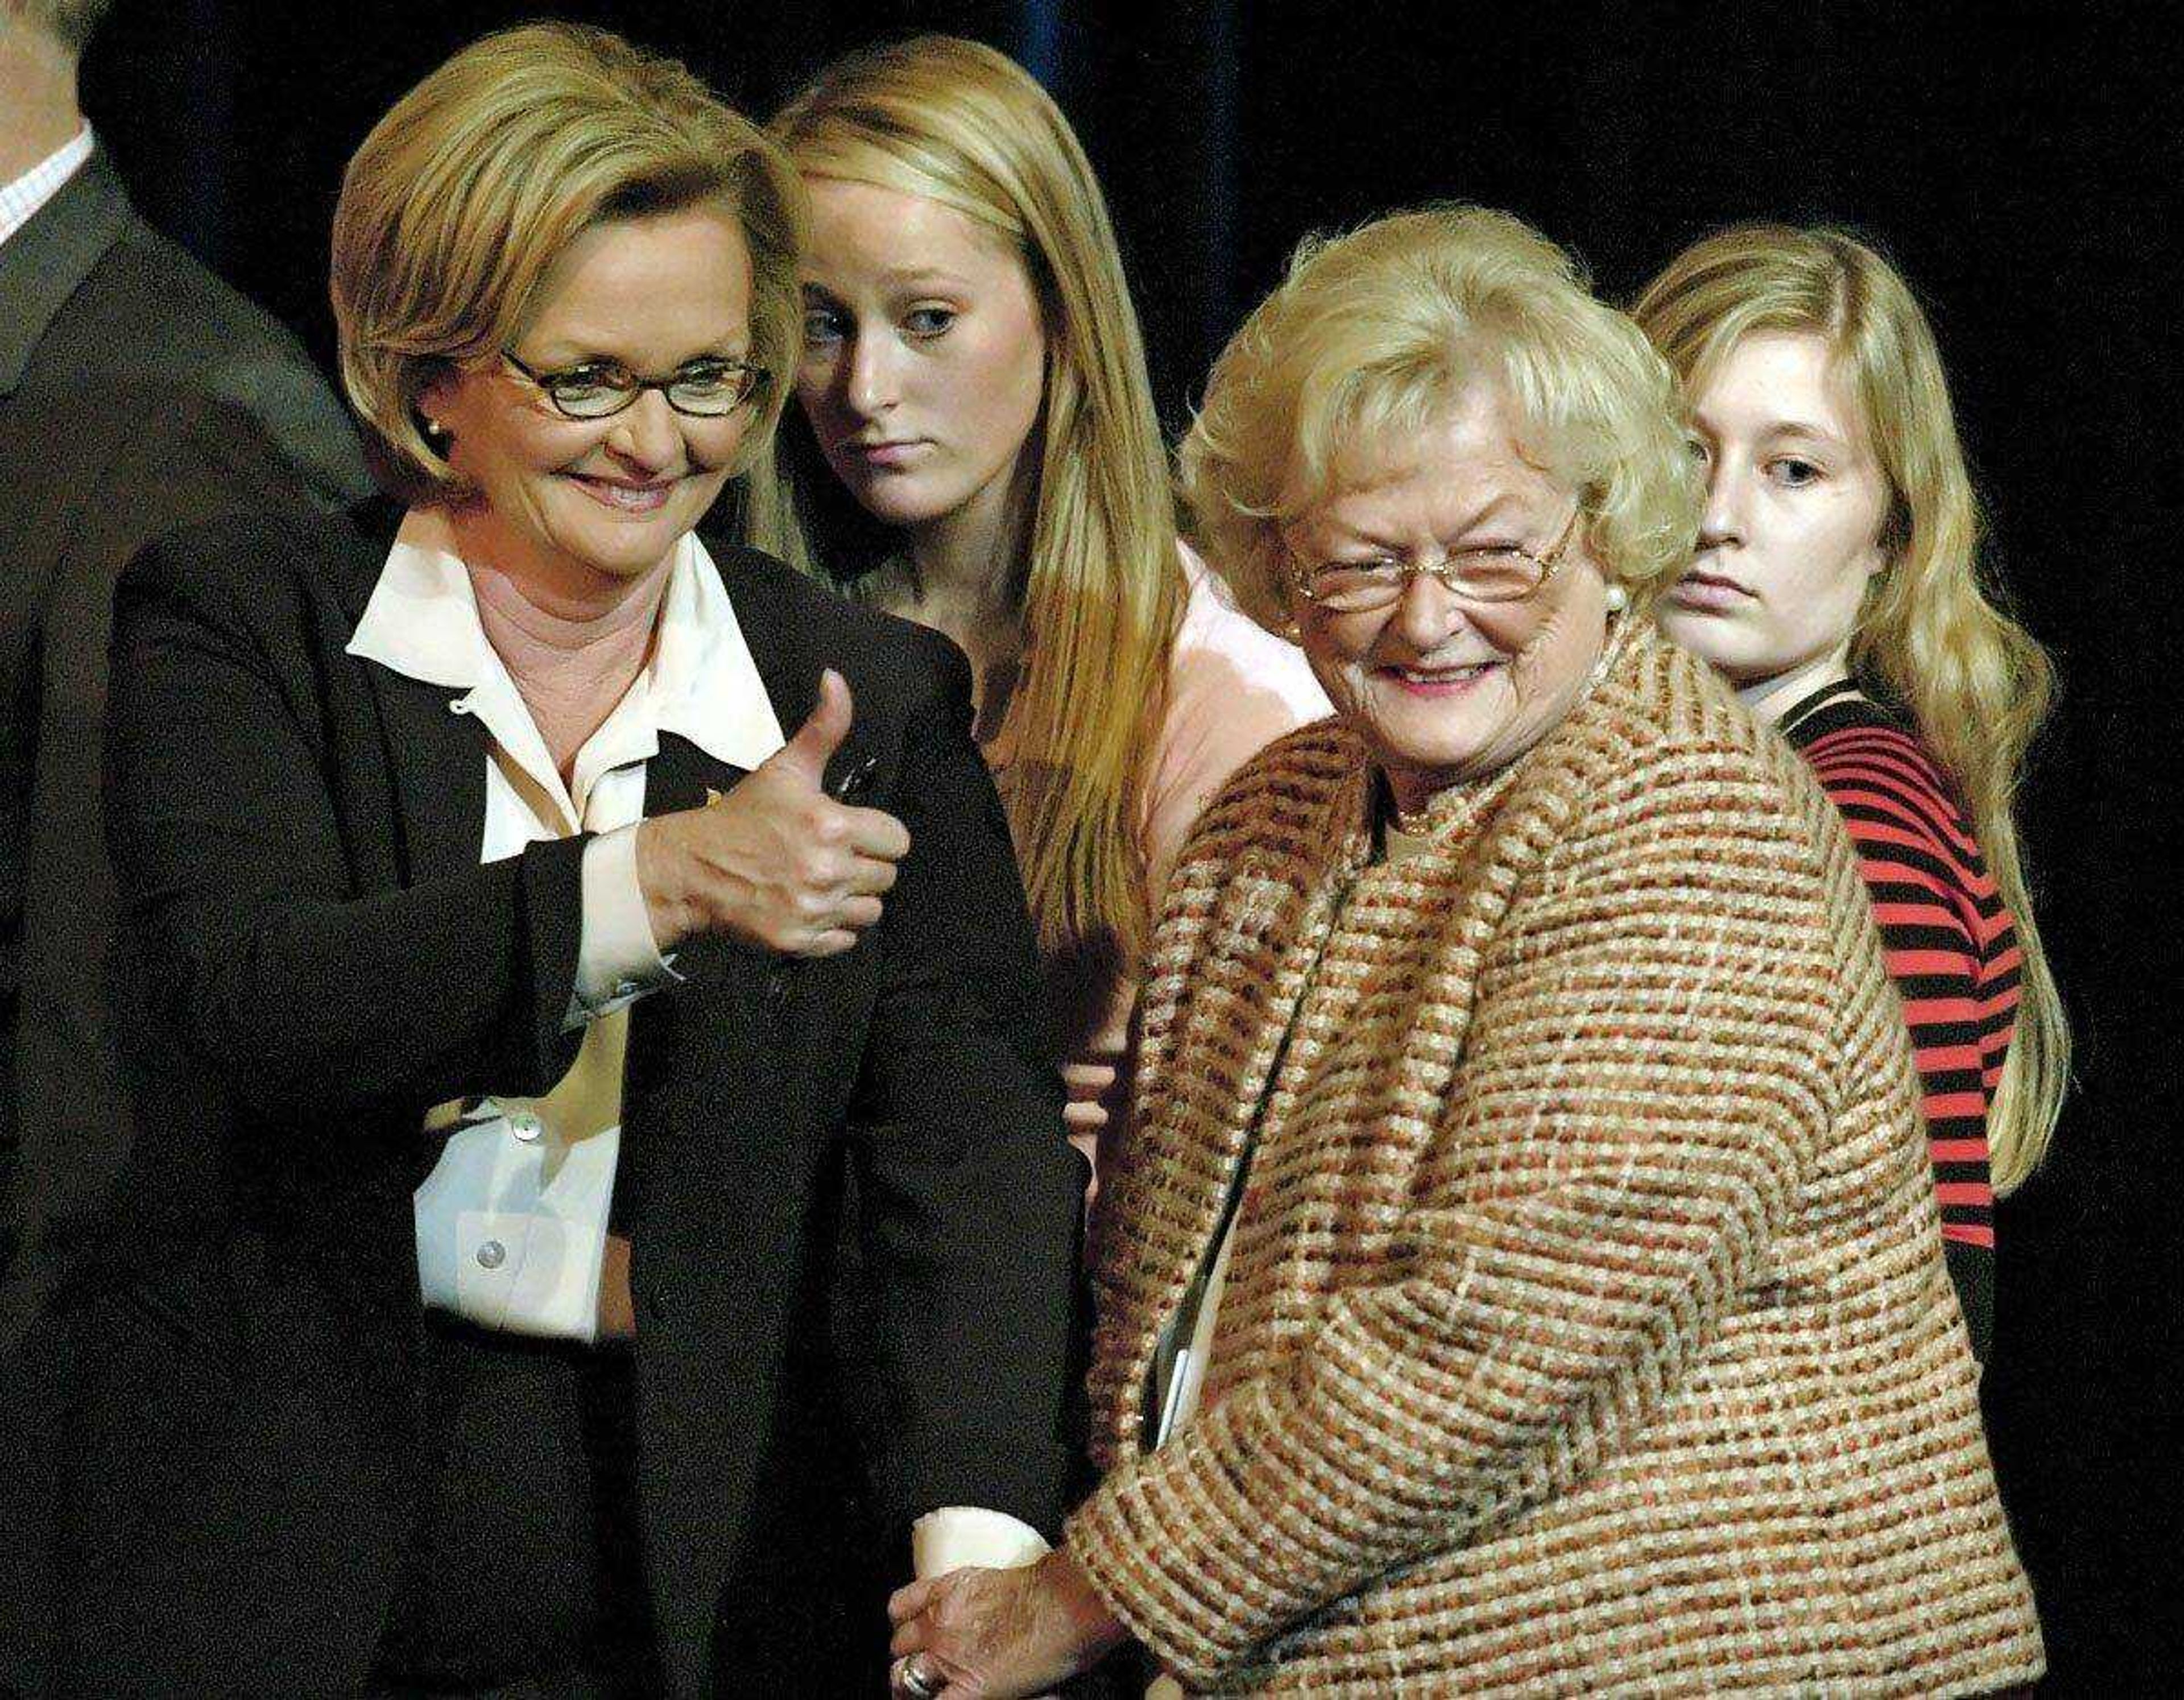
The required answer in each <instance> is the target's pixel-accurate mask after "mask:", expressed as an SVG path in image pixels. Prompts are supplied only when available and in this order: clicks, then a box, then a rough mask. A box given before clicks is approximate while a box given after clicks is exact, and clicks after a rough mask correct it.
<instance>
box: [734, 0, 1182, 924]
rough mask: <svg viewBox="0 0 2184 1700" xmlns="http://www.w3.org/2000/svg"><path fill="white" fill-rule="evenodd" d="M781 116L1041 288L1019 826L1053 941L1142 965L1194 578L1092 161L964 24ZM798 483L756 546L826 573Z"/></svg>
mask: <svg viewBox="0 0 2184 1700" xmlns="http://www.w3.org/2000/svg"><path fill="white" fill-rule="evenodd" d="M773 130H774V133H775V134H776V135H777V137H779V138H780V139H781V142H782V143H783V146H784V147H785V148H787V150H788V155H789V157H790V159H793V160H794V162H795V164H796V166H797V168H798V169H799V170H800V171H802V172H803V173H804V174H805V176H807V177H818V178H835V179H839V180H842V181H848V182H855V183H870V184H875V185H877V186H878V187H883V188H888V189H894V190H897V191H900V192H903V193H905V194H911V195H918V196H922V197H924V198H928V199H930V200H934V201H938V202H939V203H941V204H943V205H944V206H947V207H950V208H953V209H955V210H956V211H957V212H959V213H961V214H962V215H964V216H965V217H966V218H968V219H970V220H973V221H974V222H975V223H977V224H978V226H981V227H982V228H983V229H985V230H987V231H991V232H993V233H994V234H995V236H997V237H999V238H1000V239H1001V240H1002V241H1003V242H1006V244H1007V245H1008V246H1009V247H1010V248H1011V249H1013V251H1014V252H1015V253H1016V254H1017V255H1018V256H1019V258H1020V259H1022V263H1023V266H1024V270H1025V272H1026V274H1027V275H1028V276H1029V278H1030V279H1031V281H1032V283H1033V286H1034V290H1035V291H1036V293H1037V295H1038V298H1039V307H1040V314H1041V319H1042V322H1043V324H1044V326H1045V335H1046V343H1047V354H1046V373H1045V394H1044V397H1043V399H1042V400H1041V403H1040V410H1039V421H1038V424H1037V425H1036V426H1034V432H1035V440H1036V441H1037V442H1038V443H1039V483H1038V488H1037V494H1036V499H1035V502H1034V509H1033V516H1032V520H1031V523H1030V534H1029V536H1028V537H1026V538H1023V539H1022V544H1021V551H1022V553H1021V559H1022V569H1021V577H1020V580H1019V581H1018V582H1019V584H1020V589H1019V592H1018V595H1019V608H1020V614H1021V618H1022V623H1023V629H1024V633H1025V638H1026V645H1025V648H1026V655H1025V661H1024V671H1023V677H1022V681H1021V683H1019V684H1018V686H1017V691H1016V694H1015V695H1014V697H1013V698H1012V699H1011V702H1010V706H1009V717H1010V722H1011V732H1012V735H1013V738H1014V750H1015V754H1014V757H1013V761H1012V763H1011V785H1010V787H1009V790H1010V797H1009V807H1010V815H1011V826H1012V828H1013V829H1014V832H1015V834H1016V839H1017V852H1018V858H1019V860H1020V861H1021V863H1022V869H1023V878H1024V888H1025V893H1026V895H1027V896H1028V898H1029V900H1030V905H1031V912H1032V916H1033V917H1034V920H1035V921H1036V922H1037V923H1038V927H1039V939H1040V943H1041V945H1043V946H1044V947H1045V949H1047V950H1050V951H1055V952H1059V951H1065V950H1074V949H1077V948H1079V947H1083V946H1086V945H1090V946H1094V947H1095V948H1100V949H1106V950H1113V951H1115V952H1116V953H1117V955H1118V956H1119V957H1120V959H1121V960H1122V961H1123V962H1125V963H1128V962H1133V961H1135V960H1136V957H1137V955H1138V952H1139V950H1140V949H1141V948H1142V946H1143V944H1144V940H1145V931H1146V928H1147V926H1148V922H1149V917H1148V915H1147V912H1146V911H1147V906H1148V901H1149V896H1148V893H1147V890H1146V882H1147V878H1148V872H1147V867H1146V863H1145V852H1144V849H1143V845H1142V844H1141V841H1140V838H1139V810H1140V804H1141V799H1142V796H1143V793H1144V789H1145V781H1146V778H1147V772H1146V769H1147V765H1148V762H1149V761H1150V752H1151V750H1152V748H1153V745H1154V741H1155V736H1156V733H1157V731H1158V728H1159V726H1160V722H1161V718H1162V714H1163V712H1164V711H1165V708H1166V704H1167V670H1168V663H1169V660H1170V656H1171V655H1172V652H1173V648H1174V642H1175V633H1176V629H1177V627H1178V626H1179V625H1180V624H1181V621H1182V616H1183V596H1184V588H1183V582H1182V577H1181V573H1180V570H1179V567H1178V560H1177V555H1176V527H1175V510H1174V504H1173V496H1172V494H1171V493H1170V487H1169V482H1168V471H1167V453H1166V449H1165V448H1164V446H1163V444H1162V439H1161V431H1160V421H1159V420H1158V418H1157V417H1156V415H1155V413H1154V410H1153V403H1152V387H1151V382H1150V381H1149V380H1148V379H1147V377H1146V375H1145V343H1144V340H1143V338H1142V337H1141V336H1140V335H1139V329H1138V317H1137V313H1136V311H1135V309H1134V308H1133V307H1132V306H1131V304H1130V296H1129V290H1128V286H1127V285H1126V284H1125V282H1124V281H1123V263H1122V257H1121V254H1120V253H1119V252H1118V251H1117V247H1116V242H1115V235H1114V231H1113V228H1112V226H1111V225H1110V224H1109V222H1108V217H1107V208H1106V202H1105V201H1104V200H1103V199H1102V198H1101V196H1100V187H1099V184H1098V183H1097V181H1095V179H1094V177H1093V175H1092V167H1091V165H1090V164H1089V161H1087V159H1085V157H1084V149H1083V148H1080V147H1079V146H1078V142H1077V137H1075V135H1074V134H1073V133H1072V131H1071V130H1070V128H1069V124H1068V121H1067V120H1066V119H1064V118H1063V117H1062V115H1061V111H1060V110H1059V109H1057V108H1056V106H1055V104H1054V103H1053V102H1052V101H1051V100H1050V99H1049V98H1047V96H1046V94H1045V92H1044V91H1043V90H1042V89H1041V88H1040V87H1039V85H1038V84H1037V83H1036V82H1034V81H1032V79H1031V77H1030V76H1029V75H1027V74H1026V73H1025V72H1024V71H1023V70H1022V68H1020V67H1019V66H1017V64H1015V63H1013V62H1012V61H1011V60H1010V59H1006V58H1005V57H1004V56H1003V55H1001V54H1000V53H995V51H994V50H993V49H992V48H990V47H983V46H980V45H979V44H978V43H977V42H966V41H958V40H956V39H954V38H953V37H950V36H919V37H917V38H916V39H913V40H911V41H906V42H900V43H899V44H895V45H892V46H887V47H877V48H873V49H871V50H869V51H866V52H863V53H855V54H852V55H850V56H849V57H848V58H846V59H840V60H838V61H837V62H836V63H835V64H833V65H830V66H829V67H827V69H826V70H823V71H822V72H821V73H820V74H819V75H818V77H817V78H816V80H815V81H813V82H812V83H811V85H810V86H808V87H806V88H805V89H804V90H803V91H802V92H800V93H799V94H798V95H797V96H796V97H795V98H794V99H792V100H791V101H790V102H789V103H788V105H787V106H786V107H785V108H783V110H782V111H781V113H780V114H778V115H777V117H776V118H775V120H774V121H773ZM798 476H799V475H798V474H797V473H796V472H794V471H790V472H788V474H787V475H785V477H782V478H780V479H777V481H776V482H773V483H772V484H770V485H769V484H766V483H763V482H761V481H759V480H754V483H753V506H752V512H751V531H752V541H753V542H754V543H757V544H758V546H759V547H760V548H761V549H771V550H772V552H773V553H775V554H777V555H782V556H783V558H784V559H788V560H794V561H796V562H797V563H798V564H799V565H803V566H807V569H809V565H810V561H811V556H810V554H809V551H808V549H806V546H805V538H804V536H803V532H802V527H801V526H800V525H799V523H798V518H797V516H798V507H799V503H800V502H802V503H808V502H809V501H810V500H811V497H812V494H813V493H812V492H811V491H808V490H798V489H796V488H794V482H795V480H796V478H797V477H798ZM805 476H807V477H808V476H811V475H805ZM851 588H855V582H854V581H852V582H851Z"/></svg>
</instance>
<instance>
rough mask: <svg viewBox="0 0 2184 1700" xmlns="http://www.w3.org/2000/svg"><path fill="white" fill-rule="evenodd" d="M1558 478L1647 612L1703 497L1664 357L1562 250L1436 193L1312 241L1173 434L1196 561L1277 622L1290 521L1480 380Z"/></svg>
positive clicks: (1284, 616) (1400, 453) (1365, 472)
mask: <svg viewBox="0 0 2184 1700" xmlns="http://www.w3.org/2000/svg"><path fill="white" fill-rule="evenodd" d="M1479 382H1487V383H1491V384H1494V385H1496V386H1498V387H1500V389H1501V391H1502V393H1503V394H1504V395H1505V396H1506V397H1507V399H1508V401H1509V404H1510V406H1511V410H1512V411H1513V414H1514V415H1515V420H1516V427H1517V431H1518V447H1519V449H1521V451H1522V452H1523V454H1524V456H1525V457H1526V459H1528V460H1531V461H1532V462H1533V463H1535V465H1540V466H1541V467H1542V468H1543V469H1545V470H1546V471H1547V472H1548V474H1549V475H1550V476H1551V477H1554V478H1556V479H1557V480H1558V481H1559V482H1562V483H1563V484H1564V485H1566V486H1567V487H1568V488H1569V489H1570V490H1571V491H1572V492H1573V493H1574V494H1575V496H1576V497H1577V499H1578V501H1579V504H1580V507H1581V509H1582V510H1583V512H1584V513H1585V538H1586V541H1587V544H1588V546H1589V549H1590V552H1591V555H1592V557H1593V559H1594V560H1596V561H1598V562H1599V564H1600V566H1601V567H1602V570H1603V571H1605V572H1606V573H1607V575H1608V577H1610V578H1612V579H1613V580H1614V581H1616V582H1619V583H1620V584H1622V585H1623V586H1624V588H1625V589H1626V590H1628V591H1629V592H1630V595H1631V598H1632V599H1633V602H1634V603H1635V604H1636V605H1640V606H1642V605H1644V604H1645V603H1646V601H1648V600H1649V599H1651V598H1652V596H1653V595H1654V594H1657V593H1658V591H1659V590H1660V589H1661V588H1663V586H1665V585H1666V584H1668V583H1669V582H1671V581H1672V580H1674V578H1675V577H1676V576H1677V575H1678V574H1679V573H1680V572H1681V571H1683V569H1684V567H1685V566H1686V565H1687V564H1688V563H1689V561H1690V559H1691V545H1692V542H1693V539H1694V538H1696V536H1697V527H1698V515H1699V493H1698V488H1697V479H1696V477H1695V473H1694V470H1693V467H1692V465H1691V456H1690V453H1689V451H1688V449H1687V448H1686V445H1685V438H1684V435H1683V432H1682V427H1681V425H1680V412H1679V410H1678V404H1677V402H1676V399H1675V385H1674V380H1673V379H1672V378H1671V377H1670V376H1669V371H1668V368H1667V367H1666V366H1665V365H1663V363H1662V361H1661V359H1660V357H1659V356H1658V354H1655V353H1654V352H1653V350H1652V348H1651V347H1649V346H1648V345H1647V343H1646V339H1645V338H1644V337H1641V336H1640V335H1639V334H1638V332H1637V331H1636V329H1635V327H1634V326H1632V325H1631V324H1630V320H1627V319H1625V318H1624V316H1623V315H1621V314H1619V313H1618V312H1616V311H1615V310H1614V309H1613V308H1610V307H1607V306H1606V305H1604V304H1602V303H1601V302H1600V301H1598V300H1596V298H1594V297H1593V295H1592V294H1591V291H1590V290H1589V289H1588V287H1586V284H1585V279H1584V276H1582V274H1581V273H1580V271H1579V270H1578V268H1577V265H1576V264H1575V262H1574V261H1573V260H1572V259H1571V258H1570V256H1569V255H1568V254H1565V253H1564V252H1563V250H1562V249H1561V248H1557V247H1556V246H1555V244H1554V243H1552V242H1549V241H1548V240H1547V239H1546V237H1543V236H1541V235H1540V234H1539V233H1538V232H1537V231H1535V230H1533V229H1531V228H1530V227H1529V226H1527V225H1525V224H1524V223H1523V222H1521V221H1520V220H1517V219H1515V218H1513V217H1511V216H1510V215H1508V214H1507V213H1499V212H1493V211H1490V210H1488V209H1485V208H1483V207H1470V206H1437V207H1429V208H1426V209H1423V210H1420V211H1417V212H1409V213H1399V214H1396V215H1390V216H1389V217H1386V218H1383V219H1379V220H1374V221H1373V223H1371V224H1368V225H1366V226H1362V228H1360V229H1358V230H1355V231H1351V232H1350V233H1349V234H1348V235H1346V236H1339V237H1332V238H1329V237H1308V238H1307V240H1306V241H1305V242H1304V243H1303V244H1302V245H1301V247H1299V248H1298V249H1297V251H1296V254H1295V257H1294V258H1293V259H1291V260H1290V267H1289V273H1288V276H1286V277H1284V279H1283V281H1282V282H1281V284H1280V285H1279V287H1277V288H1276V289H1275V291H1274V293H1273V294H1272V295H1270V296H1268V298H1267V299H1266V300H1265V301H1263V302H1262V303H1261V304H1260V305H1259V307H1258V308H1257V309H1256V311H1254V312H1253V313H1252V315H1251V317H1250V318H1249V319H1247V320H1245V323H1244V327H1243V329H1241V330H1240V331H1239V332H1237V333H1236V335H1235V337H1234V338H1233V339H1232V340H1231V341H1230V343H1229V346H1228V347H1227V348H1225V349H1223V351H1222V354H1221V358H1220V359H1219V360H1217V361H1216V362H1215V364H1214V367H1213V374H1212V378H1211V379H1210V380H1209V382H1208V383H1207V386H1206V402H1205V405H1204V407H1203V408H1202V409H1201V411H1200V413H1199V415H1198V417H1197V419H1196V421H1195V422H1194V423H1193V424H1192V426H1191V428H1190V434H1189V435H1188V436H1187V437H1186V438H1184V444H1183V454H1182V460H1183V469H1182V477H1183V492H1184V499H1186V500H1187V501H1188V502H1189V503H1190V509H1191V512H1192V515H1193V516H1194V517H1195V521H1196V522H1197V527H1198V536H1199V537H1200V538H1201V541H1202V542H1203V543H1204V545H1205V548H1206V555H1207V557H1208V559H1209V560H1211V561H1212V563H1213V565H1214V566H1216V567H1217V568H1218V569H1219V571H1221V573H1222V575H1223V577H1225V578H1226V579H1227V580H1228V582H1229V586H1230V588H1232V589H1233V590H1234V592H1235V594H1236V599H1237V600H1238V602H1239V603H1240V605H1242V606H1243V608H1244V609H1245V611H1246V612H1248V613H1249V614H1251V616H1252V617H1253V618H1255V619H1256V620H1257V621H1259V622H1260V623H1261V624H1262V625H1264V626H1266V627H1268V628H1269V629H1273V630H1279V629H1281V627H1283V625H1284V622H1285V621H1287V620H1288V618H1289V614H1290V594H1291V582H1292V581H1291V577H1290V557H1289V549H1288V547H1287V545H1286V544H1285V543H1284V541H1283V538H1282V532H1283V530H1284V527H1287V526H1289V525H1290V524H1291V523H1293V522H1294V521H1296V520H1297V519H1299V518H1301V516H1303V515H1305V514H1306V513H1307V512H1309V511H1310V510H1312V509H1313V508H1315V507H1317V506H1318V505H1319V504H1321V503H1323V502H1324V501H1326V500H1327V499H1329V498H1330V497H1332V496H1334V495H1335V494H1336V493H1338V492H1340V490H1342V489H1344V488H1350V487H1352V486H1354V485H1355V484H1357V483H1358V482H1362V481H1364V480H1366V479H1368V478H1370V477H1373V476H1375V475H1376V474H1377V473H1379V472H1381V471H1385V470H1386V469H1387V468H1389V467H1390V465H1398V466H1399V465H1402V464H1404V462H1405V460H1407V455H1408V453H1409V449H1408V445H1410V444H1412V443H1416V442H1417V441H1418V439H1419V438H1420V437H1421V436H1422V435H1423V434H1424V432H1427V431H1428V430H1429V429H1430V428H1431V427H1432V426H1434V425H1435V423H1436V422H1437V421H1440V420H1442V419H1445V418H1446V417H1447V416H1448V415H1449V414H1450V413H1451V410H1453V408H1454V407H1455V406H1456V404H1457V402H1458V400H1459V399H1460V398H1461V397H1462V396H1463V393H1464V392H1465V391H1467V390H1468V389H1469V388H1470V387H1472V386H1473V385H1474V384H1476V383H1479Z"/></svg>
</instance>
